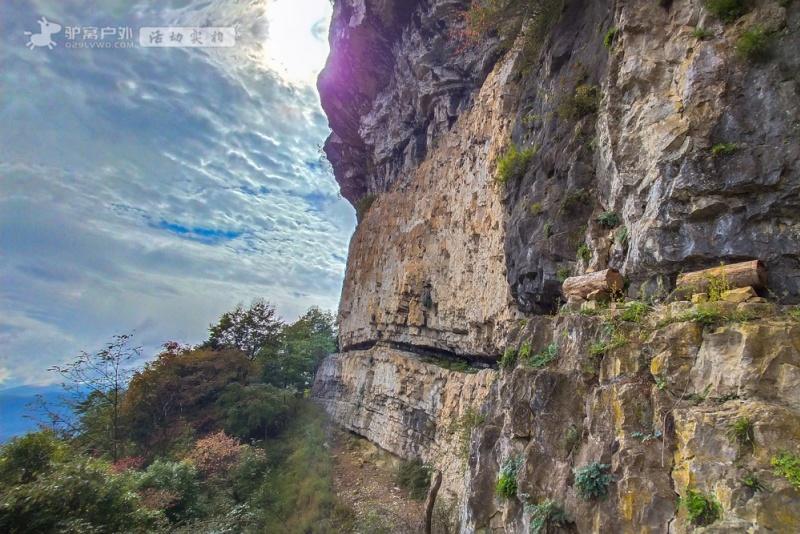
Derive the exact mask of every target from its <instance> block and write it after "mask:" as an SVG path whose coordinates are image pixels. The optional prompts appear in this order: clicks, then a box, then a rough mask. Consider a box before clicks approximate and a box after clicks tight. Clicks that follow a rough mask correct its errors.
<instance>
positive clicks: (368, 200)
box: [356, 195, 378, 221]
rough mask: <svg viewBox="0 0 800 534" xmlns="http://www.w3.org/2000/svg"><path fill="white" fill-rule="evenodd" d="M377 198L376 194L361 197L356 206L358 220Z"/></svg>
mask: <svg viewBox="0 0 800 534" xmlns="http://www.w3.org/2000/svg"><path fill="white" fill-rule="evenodd" d="M376 200H378V195H366V196H364V197H361V199H360V200H359V201H358V205H357V206H356V218H357V219H358V220H359V221H360V220H361V219H363V218H364V215H366V214H367V212H368V211H369V209H370V208H371V207H372V204H373V203H374V202H375V201H376Z"/></svg>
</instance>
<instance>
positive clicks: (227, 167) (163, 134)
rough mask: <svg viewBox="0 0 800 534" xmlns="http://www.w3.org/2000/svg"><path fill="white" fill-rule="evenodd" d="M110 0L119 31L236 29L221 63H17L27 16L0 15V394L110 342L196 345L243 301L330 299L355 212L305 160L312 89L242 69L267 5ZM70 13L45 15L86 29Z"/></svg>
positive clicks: (99, 58) (313, 120)
mask: <svg viewBox="0 0 800 534" xmlns="http://www.w3.org/2000/svg"><path fill="white" fill-rule="evenodd" d="M123 4H124V3H123ZM123 4H120V5H119V6H117V7H118V10H119V11H120V12H121V13H122V14H121V15H120V14H117V15H116V16H119V17H121V18H119V19H118V22H119V23H120V24H128V25H135V24H134V19H135V20H139V19H142V18H147V17H151V18H159V17H160V19H159V20H164V21H169V20H195V19H197V20H200V19H201V18H203V17H206V18H207V17H211V16H217V15H219V16H221V17H222V19H221V20H222V22H225V23H228V22H230V23H235V22H236V20H237V17H238V20H240V21H241V22H243V23H245V25H246V27H247V28H249V29H250V30H251V33H250V34H248V35H249V37H247V38H245V39H244V40H243V41H242V43H243V46H242V48H241V49H237V50H235V51H233V55H232V56H231V57H228V58H226V57H224V56H223V55H221V54H222V53H217V52H214V54H209V53H205V52H199V53H194V52H193V53H186V52H184V51H181V50H163V49H146V50H145V49H134V50H116V51H114V50H111V51H88V50H83V51H78V50H65V49H63V48H62V49H56V50H53V51H44V50H36V51H33V52H37V53H38V55H36V54H33V55H31V54H32V51H30V50H27V49H26V48H25V47H24V43H23V42H22V41H19V40H18V39H15V38H12V37H11V36H12V35H14V31H16V29H17V28H18V26H19V25H20V24H22V23H23V22H24V23H28V22H30V21H33V20H35V19H36V17H37V16H38V13H37V12H35V11H30V9H31V7H30V6H29V5H18V4H11V8H9V11H10V12H11V15H12V16H11V17H10V18H8V19H4V20H5V22H2V21H0V39H2V43H0V44H2V48H1V49H0V53H2V54H3V63H4V66H5V67H4V69H3V71H2V72H0V76H2V82H3V85H4V86H5V87H6V91H5V92H4V98H3V99H2V100H0V116H2V117H3V118H4V128H3V129H2V130H0V181H2V187H0V224H2V229H3V231H2V233H0V247H2V251H3V254H2V256H0V276H1V277H2V278H0V282H1V283H2V287H3V293H4V294H3V299H2V300H1V301H0V307H2V316H3V322H2V323H1V324H0V350H2V358H3V362H2V368H3V369H5V370H6V371H7V372H8V373H10V377H9V376H6V377H5V378H4V380H5V381H6V382H7V383H17V382H26V383H37V384H38V383H44V382H47V381H48V380H49V379H51V378H48V377H49V375H48V373H47V372H46V371H44V369H46V368H47V367H49V366H51V365H53V364H57V363H63V361H65V358H66V361H68V360H69V359H70V358H71V357H74V356H75V354H77V352H78V351H80V350H86V351H89V352H93V351H95V350H97V349H98V348H100V347H102V345H103V344H104V342H105V341H106V340H108V339H109V338H110V337H111V336H112V335H114V334H119V333H129V332H131V331H134V330H135V336H136V338H135V339H136V340H137V343H140V344H142V345H144V346H145V348H146V349H147V350H151V351H154V350H156V347H157V346H158V345H160V344H161V343H162V342H164V341H166V340H168V339H175V340H177V341H183V342H188V343H197V342H200V341H202V339H203V338H204V336H205V335H206V328H207V326H208V324H209V323H210V322H212V321H214V320H215V319H216V318H218V317H219V315H220V314H221V313H223V312H224V311H227V310H229V309H231V308H232V307H233V306H235V305H236V303H238V302H240V301H243V302H245V303H246V302H249V301H250V300H251V299H252V298H254V297H264V298H266V299H268V300H270V301H272V302H273V303H275V304H276V305H277V308H278V312H279V313H280V314H282V315H283V316H284V317H285V318H286V319H288V320H292V319H294V318H295V317H297V316H298V315H300V314H301V313H303V312H304V311H305V310H306V309H307V308H308V307H309V306H311V305H314V304H316V305H320V306H322V307H325V308H330V309H333V308H335V307H336V306H337V304H338V298H339V292H340V288H341V280H342V277H343V274H344V263H343V261H342V258H343V257H345V256H346V254H347V252H346V251H347V245H348V241H349V238H350V234H351V233H352V230H353V226H354V223H355V217H354V215H353V210H352V208H351V207H350V206H349V205H348V204H347V203H346V202H345V201H344V200H342V199H341V198H339V197H338V196H337V194H336V192H337V186H336V184H335V183H334V182H333V178H332V177H331V176H330V175H327V174H325V173H324V172H323V170H322V169H321V168H320V167H319V166H318V165H317V164H316V162H317V159H318V157H319V156H318V153H317V144H319V143H321V142H322V141H323V139H324V138H325V136H326V135H327V133H328V132H327V126H326V122H325V119H324V117H323V116H322V114H321V111H320V109H319V104H318V97H317V95H316V93H315V92H314V91H313V89H312V88H311V87H309V86H307V85H302V84H301V85H300V86H297V87H292V86H288V85H287V84H286V83H285V81H282V80H280V79H278V78H276V75H275V73H274V72H271V71H270V70H269V69H267V68H265V66H264V64H263V63H260V62H259V61H256V60H257V59H259V56H258V54H256V52H257V51H258V46H260V45H259V43H260V42H261V41H263V40H264V37H265V35H266V32H267V28H266V23H265V22H264V21H263V20H262V21H259V20H257V15H259V14H260V15H261V16H263V14H264V13H265V12H266V10H268V9H269V5H268V4H266V3H264V2H261V3H245V4H246V6H244V7H242V6H239V5H238V4H236V5H237V6H239V7H236V8H235V9H233V11H225V10H222V7H223V6H230V5H231V4H230V3H229V2H210V3H207V2H203V3H200V2H193V3H189V4H188V6H186V7H181V8H169V7H168V6H167V7H164V4H160V3H157V2H155V1H154V2H150V3H140V4H139V5H137V6H136V7H135V8H134V9H133V10H132V11H131V12H126V9H127V8H123V7H120V6H123ZM39 7H42V6H39ZM76 9H78V7H76V6H75V5H74V4H70V5H69V6H65V5H61V6H60V7H59V13H58V16H60V17H61V20H60V22H61V23H62V24H86V23H87V22H85V21H91V20H94V19H93V17H94V16H95V15H92V13H90V12H80V11H74V10H76ZM192 10H196V12H193V11H192ZM215 10H216V11H215ZM237 10H239V11H237ZM245 15H246V16H245ZM54 16H55V15H54ZM109 16H111V15H109ZM125 17H128V18H125ZM193 17H194V18H193ZM248 17H249V18H248ZM29 19H30V20H29ZM148 20H150V19H148ZM20 21H23V22H20ZM126 21H130V22H126ZM259 39H260V40H261V41H259ZM4 376H5V375H3V374H0V379H2V378H3V377H4Z"/></svg>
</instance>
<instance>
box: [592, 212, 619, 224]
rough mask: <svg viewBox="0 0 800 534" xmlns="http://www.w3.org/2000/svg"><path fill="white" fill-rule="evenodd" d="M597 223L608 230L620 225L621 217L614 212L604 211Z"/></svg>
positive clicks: (598, 217)
mask: <svg viewBox="0 0 800 534" xmlns="http://www.w3.org/2000/svg"><path fill="white" fill-rule="evenodd" d="M597 222H599V223H600V224H602V225H603V226H605V227H606V228H615V227H616V226H617V225H619V216H618V215H617V214H616V212H613V211H604V212H603V213H601V214H600V215H598V216H597Z"/></svg>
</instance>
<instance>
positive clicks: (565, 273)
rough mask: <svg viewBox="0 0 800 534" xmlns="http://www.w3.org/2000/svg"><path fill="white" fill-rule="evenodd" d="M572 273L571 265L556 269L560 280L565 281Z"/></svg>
mask: <svg viewBox="0 0 800 534" xmlns="http://www.w3.org/2000/svg"><path fill="white" fill-rule="evenodd" d="M570 274H572V269H570V268H569V267H559V269H558V270H557V271H556V278H557V279H558V281H559V282H563V281H564V280H566V279H567V278H569V276H570Z"/></svg>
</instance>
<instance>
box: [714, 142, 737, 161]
mask: <svg viewBox="0 0 800 534" xmlns="http://www.w3.org/2000/svg"><path fill="white" fill-rule="evenodd" d="M737 150H739V145H737V144H736V143H719V144H716V145H714V146H712V147H711V155H712V156H714V157H715V158H716V157H718V156H727V155H728V154H733V153H734V152H736V151H737Z"/></svg>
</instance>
